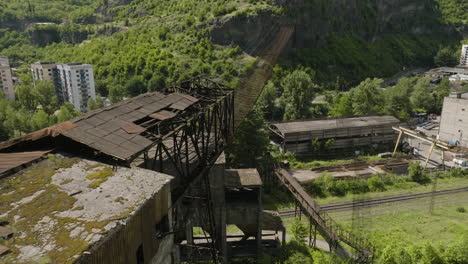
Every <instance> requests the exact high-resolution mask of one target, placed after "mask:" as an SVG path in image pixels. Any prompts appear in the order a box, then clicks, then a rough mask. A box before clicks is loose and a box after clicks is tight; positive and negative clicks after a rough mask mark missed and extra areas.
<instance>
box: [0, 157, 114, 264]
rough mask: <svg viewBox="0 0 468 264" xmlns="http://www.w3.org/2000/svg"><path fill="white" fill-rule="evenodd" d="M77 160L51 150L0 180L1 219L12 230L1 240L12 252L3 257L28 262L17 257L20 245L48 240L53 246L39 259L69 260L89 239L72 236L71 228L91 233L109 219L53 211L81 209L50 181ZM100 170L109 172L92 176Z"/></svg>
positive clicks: (73, 199) (67, 261) (4, 259)
mask: <svg viewBox="0 0 468 264" xmlns="http://www.w3.org/2000/svg"><path fill="white" fill-rule="evenodd" d="M77 162H79V159H78V158H67V157H62V156H58V155H52V154H51V155H49V158H48V159H47V160H44V161H42V162H40V163H38V164H34V165H32V166H31V167H29V168H27V169H24V170H22V171H20V172H18V173H16V174H14V175H12V176H10V177H9V178H8V179H6V180H2V181H0V190H1V192H0V211H1V212H2V213H6V217H5V218H4V219H1V220H2V221H7V222H8V223H9V224H8V225H7V227H8V228H10V229H11V230H13V232H14V233H15V235H14V236H13V238H11V239H9V240H4V241H0V243H1V244H3V245H5V246H7V247H9V248H10V249H11V253H9V254H7V255H5V256H4V257H2V261H6V262H7V263H8V262H9V263H13V262H14V263H18V264H21V263H29V260H20V259H18V256H19V255H20V252H21V251H20V248H21V247H23V246H35V247H39V248H42V247H43V246H44V245H45V244H48V243H50V244H51V245H53V248H52V249H51V250H50V251H48V252H47V254H46V255H45V256H44V257H42V258H41V260H40V261H42V262H44V263H49V262H50V261H51V260H53V261H54V262H57V263H72V262H73V258H72V257H73V256H74V255H76V254H79V253H80V252H82V251H84V250H86V249H87V248H88V247H89V243H88V242H86V241H85V239H84V238H82V237H80V235H79V234H78V236H76V237H71V236H70V232H71V230H73V228H75V227H78V226H81V227H83V228H84V231H83V232H87V233H88V234H92V233H93V232H92V229H99V230H104V226H105V225H107V224H108V223H109V221H83V220H77V219H72V218H67V217H59V216H57V215H56V214H57V213H58V212H63V211H67V210H72V209H73V210H80V208H78V207H76V208H74V207H73V206H74V204H75V202H76V199H75V198H74V197H71V196H69V195H68V194H67V193H65V192H63V191H61V190H60V187H59V186H56V185H54V184H51V182H52V176H53V175H54V174H56V173H57V172H59V171H60V170H61V169H64V168H70V167H72V166H73V165H74V164H76V163H77ZM102 174H104V175H109V173H106V171H105V172H104V173H99V174H96V175H97V176H94V177H102ZM29 197H33V198H32V199H31V198H29ZM25 198H28V199H31V200H27V199H25ZM81 209H82V208H81ZM44 217H50V219H48V218H44ZM41 220H44V221H43V222H41ZM39 223H41V224H40V225H39ZM44 239H45V240H44Z"/></svg>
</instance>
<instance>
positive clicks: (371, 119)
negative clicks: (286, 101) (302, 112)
mask: <svg viewBox="0 0 468 264" xmlns="http://www.w3.org/2000/svg"><path fill="white" fill-rule="evenodd" d="M399 123H400V121H399V120H398V119H397V118H395V117H393V116H364V117H352V118H336V119H320V120H304V121H303V120H301V121H290V122H281V123H276V124H272V125H271V126H270V131H271V132H272V139H273V141H274V142H276V143H278V144H279V145H280V147H281V151H283V152H292V153H296V154H304V153H307V152H310V144H311V140H313V139H317V140H318V141H319V142H324V141H327V140H330V139H331V140H333V144H332V145H331V146H329V148H328V149H331V150H333V149H345V148H350V147H359V146H366V145H373V144H388V143H392V142H394V141H396V135H395V131H393V130H392V127H393V126H398V124H399Z"/></svg>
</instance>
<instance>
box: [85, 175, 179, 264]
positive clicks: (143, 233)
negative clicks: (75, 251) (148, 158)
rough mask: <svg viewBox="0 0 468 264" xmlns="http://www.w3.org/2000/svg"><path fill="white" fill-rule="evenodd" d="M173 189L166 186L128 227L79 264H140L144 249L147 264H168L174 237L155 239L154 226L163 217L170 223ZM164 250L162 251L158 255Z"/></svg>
mask: <svg viewBox="0 0 468 264" xmlns="http://www.w3.org/2000/svg"><path fill="white" fill-rule="evenodd" d="M170 194H171V192H170V185H169V183H168V184H167V185H165V186H164V187H163V188H162V189H161V190H160V191H159V192H158V193H157V194H155V196H154V197H153V198H152V199H149V200H148V201H146V202H145V203H144V204H143V206H142V207H140V208H138V209H137V212H135V213H134V215H132V216H131V217H130V218H129V219H128V220H126V222H125V225H122V226H120V227H117V228H116V229H114V230H113V233H111V234H109V235H108V236H106V238H105V239H104V240H103V241H100V242H98V244H96V245H95V246H94V247H93V248H92V249H91V250H90V254H89V255H87V256H86V257H85V258H83V259H82V260H81V261H80V262H79V263H90V264H119V263H122V264H137V258H136V256H137V250H138V248H139V247H140V246H141V247H142V249H143V256H144V262H145V263H159V262H153V261H155V260H154V258H157V259H158V260H161V261H164V262H161V263H171V262H167V261H168V259H171V250H169V248H172V247H173V239H172V237H171V236H169V237H166V238H164V239H161V240H158V239H156V236H157V232H159V231H160V230H156V228H155V226H156V224H158V223H159V222H160V221H161V219H163V217H165V216H166V215H167V216H168V218H169V219H168V220H169V223H171V217H172V216H171V214H170V210H169V208H170V207H171V202H170V201H171V200H170ZM160 249H161V251H159V250H160Z"/></svg>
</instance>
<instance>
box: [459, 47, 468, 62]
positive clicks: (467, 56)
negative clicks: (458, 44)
mask: <svg viewBox="0 0 468 264" xmlns="http://www.w3.org/2000/svg"><path fill="white" fill-rule="evenodd" d="M460 65H461V66H468V45H463V46H462V51H461V56H460Z"/></svg>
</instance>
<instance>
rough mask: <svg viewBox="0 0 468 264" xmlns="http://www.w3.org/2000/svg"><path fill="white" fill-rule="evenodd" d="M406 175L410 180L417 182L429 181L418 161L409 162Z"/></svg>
mask: <svg viewBox="0 0 468 264" xmlns="http://www.w3.org/2000/svg"><path fill="white" fill-rule="evenodd" d="M408 175H409V177H410V178H411V180H412V181H414V182H417V183H427V182H429V181H430V179H429V177H428V176H427V175H426V174H425V173H424V170H423V168H422V167H421V165H420V164H419V162H411V163H410V165H409V167H408Z"/></svg>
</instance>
